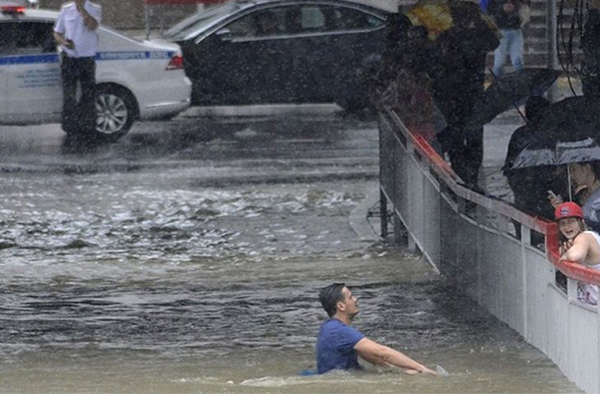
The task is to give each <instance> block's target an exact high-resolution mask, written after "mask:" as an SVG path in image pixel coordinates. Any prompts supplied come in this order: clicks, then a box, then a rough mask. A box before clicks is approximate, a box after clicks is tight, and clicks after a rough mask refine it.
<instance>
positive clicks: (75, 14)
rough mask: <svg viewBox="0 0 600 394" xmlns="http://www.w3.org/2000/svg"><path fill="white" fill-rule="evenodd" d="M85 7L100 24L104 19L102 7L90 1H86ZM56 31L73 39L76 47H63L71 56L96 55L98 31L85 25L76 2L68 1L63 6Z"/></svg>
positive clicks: (55, 27)
mask: <svg viewBox="0 0 600 394" xmlns="http://www.w3.org/2000/svg"><path fill="white" fill-rule="evenodd" d="M83 7H84V8H85V10H86V11H87V12H88V13H89V14H90V15H91V16H92V18H94V19H95V20H96V21H97V22H98V24H100V22H101V21H102V7H101V6H100V5H98V4H94V3H92V2H90V1H86V2H85V3H84V5H83ZM54 31H55V32H57V33H60V34H63V35H64V36H65V38H66V39H68V40H72V41H73V43H74V44H75V48H74V49H68V48H65V47H64V46H63V48H62V49H63V50H64V51H65V52H66V53H67V55H68V56H69V57H91V56H96V51H97V50H98V33H97V32H96V31H95V30H90V29H88V28H87V27H86V26H85V24H84V23H83V17H82V16H81V14H80V13H79V11H77V6H76V5H75V3H68V4H65V5H64V6H63V8H62V9H61V10H60V15H59V16H58V20H57V21H56V25H55V26H54Z"/></svg>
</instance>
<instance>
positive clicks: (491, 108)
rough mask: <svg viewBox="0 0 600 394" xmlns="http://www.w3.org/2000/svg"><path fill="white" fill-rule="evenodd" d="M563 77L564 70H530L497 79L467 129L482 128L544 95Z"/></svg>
mask: <svg viewBox="0 0 600 394" xmlns="http://www.w3.org/2000/svg"><path fill="white" fill-rule="evenodd" d="M559 75H560V71H557V70H551V69H549V68H526V69H523V70H522V71H520V72H516V73H512V74H506V75H503V76H502V77H498V78H496V79H495V80H494V82H493V83H492V84H491V85H490V86H489V87H488V88H487V89H486V90H485V92H483V94H482V96H481V98H480V99H479V101H478V102H477V104H475V107H474V108H473V112H472V114H471V116H470V117H469V119H468V121H467V127H466V128H467V129H477V128H480V127H482V126H483V125H485V124H486V123H488V122H490V121H491V120H492V119H494V118H495V117H496V116H498V115H499V114H501V113H502V112H504V111H506V110H508V109H510V108H511V107H512V106H513V105H515V104H516V103H518V102H520V101H522V100H524V99H526V98H528V97H530V96H536V95H541V94H542V93H543V92H545V91H546V90H547V89H548V88H549V87H550V85H552V84H553V83H554V81H555V80H556V78H558V76H559Z"/></svg>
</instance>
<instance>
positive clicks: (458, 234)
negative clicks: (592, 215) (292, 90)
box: [379, 108, 600, 393]
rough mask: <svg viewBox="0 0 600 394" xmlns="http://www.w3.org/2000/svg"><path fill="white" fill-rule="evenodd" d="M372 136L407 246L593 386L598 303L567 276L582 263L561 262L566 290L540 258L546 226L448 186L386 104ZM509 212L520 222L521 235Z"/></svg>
mask: <svg viewBox="0 0 600 394" xmlns="http://www.w3.org/2000/svg"><path fill="white" fill-rule="evenodd" d="M379 136H380V166H381V177H380V184H381V189H382V192H383V194H384V195H385V196H386V199H387V200H388V201H387V202H388V206H392V207H393V211H394V219H395V220H396V221H400V222H401V223H402V224H403V225H404V227H405V228H406V230H407V232H408V234H409V238H410V240H409V245H414V246H415V247H416V248H418V249H419V250H420V251H422V252H423V255H424V256H425V258H426V259H427V260H428V261H429V262H430V263H431V264H432V265H434V266H435V267H436V268H437V269H438V270H439V271H440V272H441V273H442V274H443V275H445V276H446V277H448V278H450V279H452V280H453V281H454V283H455V285H456V288H457V289H459V290H461V291H463V292H465V293H466V294H467V295H469V296H470V297H471V298H473V299H475V300H476V301H477V302H478V303H479V304H481V305H482V306H483V307H485V308H486V309H487V310H488V311H489V312H490V313H492V314H493V315H495V316H496V317H497V318H498V319H500V320H502V321H503V322H505V323H506V324H508V325H509V326H510V327H512V328H513V329H514V330H516V331H517V332H518V333H520V334H521V335H522V336H523V338H525V340H526V341H527V342H529V343H531V344H532V345H533V346H535V347H537V348H538V349H540V350H541V351H543V352H544V353H545V354H547V355H548V357H550V359H551V360H552V361H554V362H555V363H556V364H557V365H558V367H559V368H560V369H561V370H562V371H563V372H564V374H565V375H566V376H567V378H569V379H570V380H571V381H573V382H575V383H576V384H577V385H578V386H579V387H580V388H581V389H583V390H584V391H586V392H588V393H598V392H599V391H600V376H599V375H600V374H599V372H598V371H599V368H600V315H599V309H598V307H597V306H590V305H588V304H585V303H582V302H580V301H579V300H578V299H577V280H576V279H573V278H577V279H581V278H580V277H579V276H578V275H583V274H582V272H583V271H582V270H585V268H583V267H581V266H579V265H574V264H571V266H570V267H567V266H565V267H562V269H564V270H565V271H566V272H565V274H567V275H568V276H570V277H569V278H568V284H567V289H564V288H562V287H561V286H560V284H558V283H557V282H556V270H557V269H556V267H555V266H554V265H553V263H552V262H551V261H550V260H549V257H551V258H553V259H554V258H556V253H557V250H558V243H557V239H556V237H557V236H556V233H555V232H556V225H555V224H554V223H548V222H543V221H540V220H536V219H534V218H531V217H529V216H527V215H525V214H523V213H521V212H519V211H517V210H516V209H514V208H513V207H511V206H509V205H508V204H505V203H503V202H500V201H498V200H493V199H490V198H487V197H486V196H483V195H480V194H476V193H473V192H471V191H469V190H468V189H466V188H464V187H462V186H460V185H458V184H457V182H456V181H455V175H454V174H453V173H452V170H451V169H449V167H447V164H446V163H445V162H444V161H443V160H441V158H440V157H439V156H437V155H436V154H434V153H433V152H432V150H431V148H430V147H429V145H428V144H426V143H423V141H422V139H420V138H418V134H416V133H415V136H417V137H415V136H413V134H411V133H410V132H409V131H408V129H407V128H406V126H405V125H404V123H403V122H402V120H401V119H400V117H399V116H398V114H397V113H396V112H395V111H394V110H392V109H389V108H387V109H384V110H382V111H381V113H380V134H379ZM512 220H514V221H516V222H519V223H520V224H521V231H522V236H521V237H519V236H517V235H516V233H515V231H514V227H513V226H512V223H511V221H512ZM531 230H535V231H537V232H539V233H542V234H547V235H546V244H545V245H546V246H545V250H540V247H539V245H537V242H536V244H534V243H532V242H531V236H530V234H531ZM547 251H552V253H549V252H547ZM594 275H596V274H594ZM596 276H597V275H596ZM582 277H583V276H582ZM592 280H594V281H600V278H597V277H593V279H592ZM596 283H597V282H596Z"/></svg>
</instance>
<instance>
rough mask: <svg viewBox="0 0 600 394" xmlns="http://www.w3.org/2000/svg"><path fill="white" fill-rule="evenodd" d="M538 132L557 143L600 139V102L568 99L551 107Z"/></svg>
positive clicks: (583, 98) (581, 98)
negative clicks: (587, 138) (590, 138)
mask: <svg viewBox="0 0 600 394" xmlns="http://www.w3.org/2000/svg"><path fill="white" fill-rule="evenodd" d="M537 129H538V132H539V133H540V134H542V135H546V136H549V137H550V138H552V139H554V140H557V141H575V140H581V139H585V138H586V137H592V138H594V139H596V138H599V137H600V101H599V100H593V99H590V98H589V97H568V98H566V99H564V100H562V101H559V102H556V103H554V104H552V105H551V106H550V108H549V109H548V111H546V114H545V115H544V117H543V118H542V119H541V120H540V122H539V123H538V124H537Z"/></svg>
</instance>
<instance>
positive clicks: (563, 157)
mask: <svg viewBox="0 0 600 394" xmlns="http://www.w3.org/2000/svg"><path fill="white" fill-rule="evenodd" d="M596 160H600V145H598V143H597V142H596V140H595V139H593V138H592V137H587V138H585V139H581V140H576V141H559V140H555V139H554V138H552V137H548V136H546V137H543V138H539V139H537V140H535V141H532V142H531V143H529V144H528V145H527V146H525V148H524V149H523V150H522V151H521V153H519V155H518V156H517V157H516V158H515V160H514V162H513V165H512V169H513V170H515V169H519V168H527V167H540V166H559V165H565V164H569V163H584V162H590V161H596Z"/></svg>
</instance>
